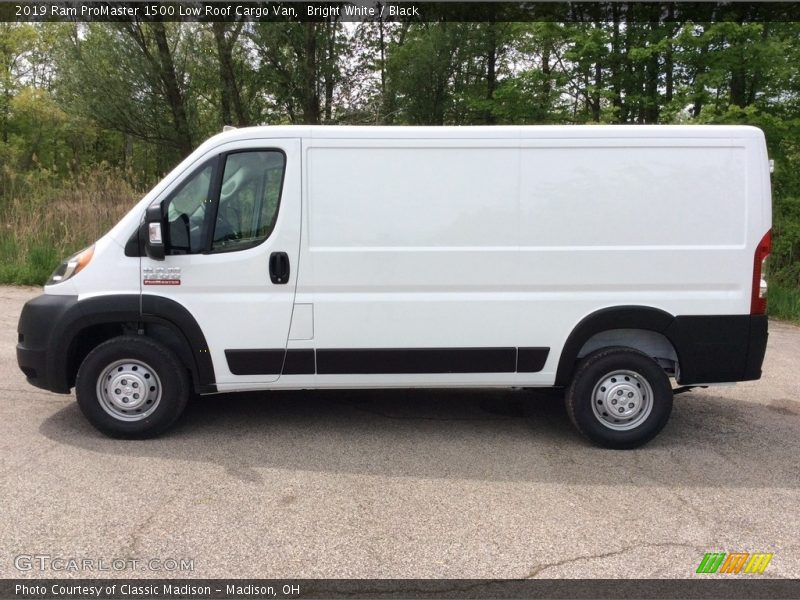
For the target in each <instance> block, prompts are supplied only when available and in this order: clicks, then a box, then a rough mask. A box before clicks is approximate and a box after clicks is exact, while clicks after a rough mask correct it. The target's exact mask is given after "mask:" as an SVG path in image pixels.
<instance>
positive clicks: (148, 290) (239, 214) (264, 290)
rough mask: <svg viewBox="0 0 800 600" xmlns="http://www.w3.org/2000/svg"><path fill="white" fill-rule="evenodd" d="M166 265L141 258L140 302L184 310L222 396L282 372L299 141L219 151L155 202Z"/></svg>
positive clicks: (295, 232) (296, 232)
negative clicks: (163, 302)
mask: <svg viewBox="0 0 800 600" xmlns="http://www.w3.org/2000/svg"><path fill="white" fill-rule="evenodd" d="M160 202H161V207H162V214H163V228H164V231H165V236H164V237H165V253H166V256H165V259H164V260H163V261H158V260H152V259H150V258H148V257H143V258H142V294H143V295H148V294H153V295H159V296H163V297H167V298H170V299H172V300H174V301H176V302H178V303H180V304H181V305H183V306H184V307H185V308H186V309H187V310H188V311H189V312H190V313H191V314H192V315H193V316H194V318H195V319H196V321H197V323H198V324H199V326H200V328H201V329H202V331H203V334H204V336H205V338H206V342H207V345H208V351H209V352H210V354H211V358H212V362H213V365H214V373H215V380H216V382H217V385H218V387H219V389H221V390H222V389H235V388H236V386H237V385H238V384H244V385H243V386H242V387H245V386H252V384H253V383H270V382H273V381H276V380H277V379H278V378H279V377H280V374H281V370H282V367H283V360H284V356H285V351H286V343H287V339H288V336H289V326H290V324H291V316H292V307H293V304H294V293H295V285H296V282H297V272H298V269H297V261H298V255H299V246H300V141H299V140H295V139H269V140H247V141H243V142H237V143H231V144H226V145H224V146H222V147H220V148H216V149H215V150H214V151H213V153H209V154H208V155H206V156H204V157H203V158H201V159H200V160H198V161H197V162H196V163H195V165H193V166H192V167H191V168H190V169H189V171H188V173H187V175H186V176H184V177H182V178H181V179H180V180H179V181H177V182H176V183H175V185H173V186H171V187H170V189H169V190H168V191H167V192H166V193H165V194H164V197H163V198H162V199H160Z"/></svg>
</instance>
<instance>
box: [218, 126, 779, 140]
mask: <svg viewBox="0 0 800 600" xmlns="http://www.w3.org/2000/svg"><path fill="white" fill-rule="evenodd" d="M761 136H763V133H762V132H761V130H760V129H758V128H756V127H752V126H747V125H481V126H439V127H417V126H404V125H398V126H384V125H381V126H377V125H376V126H369V125H368V126H362V125H359V126H351V125H262V126H257V127H241V128H236V129H231V130H229V131H225V132H223V133H221V134H219V135H216V136H214V138H212V139H214V140H215V141H216V142H221V141H234V140H242V139H253V138H282V137H283V138H285V137H292V138H312V139H348V138H349V139H404V138H405V139H447V138H450V139H509V138H510V139H548V138H586V137H592V138H597V137H601V138H648V137H659V138H670V137H674V138H723V137H735V138H742V137H761Z"/></svg>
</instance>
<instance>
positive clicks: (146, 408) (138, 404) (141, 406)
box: [97, 358, 161, 421]
mask: <svg viewBox="0 0 800 600" xmlns="http://www.w3.org/2000/svg"><path fill="white" fill-rule="evenodd" d="M97 400H98V401H99V402H100V406H102V407H103V410H104V411H106V412H107V413H108V414H109V415H111V416H112V417H114V418H115V419H118V420H120V421H141V420H142V419H146V418H147V417H149V416H150V415H151V414H153V411H155V410H156V408H158V405H159V403H160V402H161V380H160V379H159V378H158V375H157V374H156V372H155V370H154V369H153V368H152V367H151V366H150V365H148V364H147V363H144V362H142V361H140V360H135V359H132V358H124V359H122V360H117V361H114V362H113V363H111V364H110V365H108V366H107V367H106V368H105V369H103V372H102V373H101V374H100V376H99V377H98V378H97Z"/></svg>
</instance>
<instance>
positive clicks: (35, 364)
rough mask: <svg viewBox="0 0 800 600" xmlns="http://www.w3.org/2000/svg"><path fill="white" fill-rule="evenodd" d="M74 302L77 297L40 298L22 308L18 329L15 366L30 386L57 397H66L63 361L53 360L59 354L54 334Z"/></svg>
mask: <svg viewBox="0 0 800 600" xmlns="http://www.w3.org/2000/svg"><path fill="white" fill-rule="evenodd" d="M77 302H78V297H77V296H57V295H52V294H43V295H41V296H37V297H36V298H34V299H33V300H30V301H28V302H27V303H25V306H24V307H23V308H22V313H21V314H20V317H19V324H18V325H17V364H18V365H19V368H20V369H21V370H22V372H23V373H24V374H25V377H26V378H27V380H28V382H29V383H30V384H31V385H35V386H36V387H40V388H43V389H45V390H49V391H51V392H57V393H60V394H68V393H69V390H70V384H69V379H68V377H67V372H66V357H65V356H61V357H58V356H56V354H59V352H58V351H57V350H56V347H57V346H58V344H56V343H55V342H57V341H58V340H56V339H54V332H55V331H56V330H57V329H58V328H59V326H60V325H61V323H62V320H63V316H64V315H65V313H67V312H68V311H70V310H71V309H73V308H74V307H75V305H76V304H77ZM59 358H60V360H59Z"/></svg>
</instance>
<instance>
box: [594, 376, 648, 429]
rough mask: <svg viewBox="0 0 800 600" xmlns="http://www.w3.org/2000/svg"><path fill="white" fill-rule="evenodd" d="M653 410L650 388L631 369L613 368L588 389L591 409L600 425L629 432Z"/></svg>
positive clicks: (643, 378) (642, 378)
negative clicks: (590, 393) (613, 369)
mask: <svg viewBox="0 0 800 600" xmlns="http://www.w3.org/2000/svg"><path fill="white" fill-rule="evenodd" d="M652 410H653V388H652V387H651V385H650V383H649V382H648V381H647V379H646V378H645V377H643V376H642V375H640V374H639V373H637V372H635V371H627V370H617V371H612V372H610V373H607V374H606V375H604V376H603V377H601V378H600V379H599V380H598V382H597V385H595V386H594V390H593V391H592V412H593V413H594V416H595V418H596V419H597V420H598V421H599V422H600V423H601V424H602V425H603V426H604V427H608V428H609V429H613V430H615V431H629V430H631V429H634V428H636V427H638V426H639V425H641V424H642V423H643V422H644V421H645V420H646V419H647V417H649V416H650V413H651V412H652Z"/></svg>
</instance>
